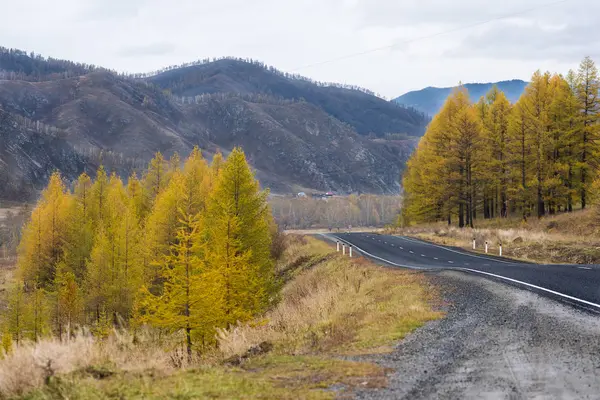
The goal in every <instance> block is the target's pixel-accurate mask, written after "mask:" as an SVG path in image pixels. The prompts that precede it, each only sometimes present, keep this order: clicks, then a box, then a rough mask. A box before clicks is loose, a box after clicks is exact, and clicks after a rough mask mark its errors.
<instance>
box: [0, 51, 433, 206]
mask: <svg viewBox="0 0 600 400" xmlns="http://www.w3.org/2000/svg"><path fill="white" fill-rule="evenodd" d="M427 122H428V118H427V117H425V116H424V115H423V114H422V113H419V112H416V111H414V110H412V109H410V108H407V107H402V106H399V105H395V104H390V103H388V102H386V101H385V100H383V99H381V98H379V97H376V96H374V95H373V94H371V93H368V92H366V91H364V90H358V89H357V88H350V87H343V86H340V85H337V86H332V85H329V86H328V85H325V84H321V83H317V82H311V81H309V80H307V79H304V78H302V79H301V78H299V77H296V76H291V75H287V74H283V73H281V72H279V71H277V70H275V69H273V68H267V67H265V66H263V65H262V64H259V63H256V62H246V61H242V60H233V59H224V60H217V61H214V62H203V63H196V64H195V65H187V66H183V67H173V68H169V69H168V70H166V71H161V72H159V73H156V74H151V75H141V74H137V75H133V76H126V75H123V74H118V73H116V72H114V71H110V70H107V69H104V68H100V67H96V66H91V65H86V64H79V63H73V62H70V61H61V60H56V59H45V58H42V57H40V56H35V55H33V54H31V55H28V54H26V53H24V52H21V51H15V50H6V49H2V48H0V139H1V142H0V197H4V198H9V199H23V198H27V197H34V196H35V195H36V191H37V190H39V189H40V188H41V187H43V186H44V185H45V183H46V182H47V178H48V176H49V174H50V173H51V172H52V171H54V170H60V171H61V172H62V173H63V175H64V176H65V177H66V178H67V179H74V178H75V177H76V176H77V174H79V173H81V172H82V171H87V172H88V173H92V174H93V172H94V171H95V170H96V168H97V167H98V166H99V165H100V164H103V165H105V166H106V167H107V168H108V169H110V170H112V171H115V172H117V173H118V174H120V175H122V176H127V175H128V174H130V173H131V172H132V171H138V170H141V169H142V168H143V166H144V165H145V164H146V163H147V162H148V161H149V159H150V158H151V157H152V156H153V154H154V153H155V152H156V151H161V152H163V153H165V154H166V155H167V156H169V155H171V154H173V153H174V152H178V153H180V154H182V155H187V154H188V153H189V152H190V151H191V149H192V148H193V146H196V145H197V146H199V147H200V148H201V149H202V150H203V153H204V154H205V155H206V157H207V158H209V159H210V158H211V157H212V155H214V154H215V153H216V152H217V151H222V152H223V153H225V154H227V153H228V152H229V151H230V150H231V149H232V148H233V147H234V146H241V147H242V148H243V149H244V150H245V151H246V154H247V157H248V159H249V160H250V162H251V164H252V165H253V167H254V168H255V169H256V173H257V177H258V178H259V179H260V181H261V183H262V184H263V185H264V186H267V187H270V188H271V190H272V191H273V192H275V193H285V192H288V193H289V192H290V191H295V190H297V189H314V190H323V191H325V190H333V191H338V192H341V193H350V192H355V191H361V192H371V193H397V192H398V191H399V188H400V187H399V177H400V172H401V169H402V168H403V164H404V162H405V161H406V160H407V158H408V157H409V156H410V154H411V152H412V150H413V148H414V146H415V145H416V142H417V141H418V137H419V135H421V134H422V133H423V131H424V129H425V126H426V124H427ZM388 134H393V135H388ZM390 138H395V139H401V140H388V139H390Z"/></svg>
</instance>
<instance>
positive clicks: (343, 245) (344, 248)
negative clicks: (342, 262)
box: [342, 244, 346, 255]
mask: <svg viewBox="0 0 600 400" xmlns="http://www.w3.org/2000/svg"><path fill="white" fill-rule="evenodd" d="M342 254H343V255H346V245H345V244H342Z"/></svg>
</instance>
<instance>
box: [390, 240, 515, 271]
mask: <svg viewBox="0 0 600 400" xmlns="http://www.w3.org/2000/svg"><path fill="white" fill-rule="evenodd" d="M398 237H399V238H400V239H404V240H408V241H409V242H413V243H420V244H424V245H426V246H433V247H438V248H440V249H443V250H447V251H451V252H453V253H456V254H461V255H463V256H467V257H475V258H481V259H484V260H491V261H494V262H499V263H504V264H514V262H510V261H503V260H497V259H493V260H492V259H490V258H489V257H483V256H477V255H475V254H470V253H463V252H462V251H457V250H452V249H449V248H447V247H444V246H438V245H437V244H433V243H428V242H424V241H422V240H418V239H413V238H409V237H406V236H398Z"/></svg>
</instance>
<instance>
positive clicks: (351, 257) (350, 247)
mask: <svg viewBox="0 0 600 400" xmlns="http://www.w3.org/2000/svg"><path fill="white" fill-rule="evenodd" d="M350 258H352V246H350Z"/></svg>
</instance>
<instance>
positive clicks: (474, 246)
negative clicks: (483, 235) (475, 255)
mask: <svg viewBox="0 0 600 400" xmlns="http://www.w3.org/2000/svg"><path fill="white" fill-rule="evenodd" d="M475 247H476V246H475V238H473V250H475Z"/></svg>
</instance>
